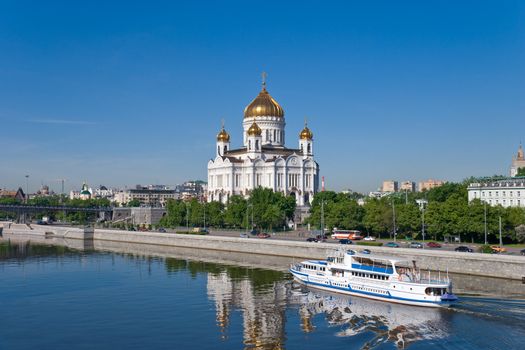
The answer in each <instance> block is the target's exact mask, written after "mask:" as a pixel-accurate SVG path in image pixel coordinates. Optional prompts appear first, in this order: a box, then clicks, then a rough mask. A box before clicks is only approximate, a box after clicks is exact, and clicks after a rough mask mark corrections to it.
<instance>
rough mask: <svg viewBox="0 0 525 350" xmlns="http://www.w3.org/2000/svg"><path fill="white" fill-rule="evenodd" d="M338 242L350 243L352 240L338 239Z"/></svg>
mask: <svg viewBox="0 0 525 350" xmlns="http://www.w3.org/2000/svg"><path fill="white" fill-rule="evenodd" d="M339 244H352V240H350V239H346V238H345V239H340V240H339Z"/></svg>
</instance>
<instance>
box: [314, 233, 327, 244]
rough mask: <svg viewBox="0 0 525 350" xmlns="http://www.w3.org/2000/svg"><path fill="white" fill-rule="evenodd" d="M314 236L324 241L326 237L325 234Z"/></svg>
mask: <svg viewBox="0 0 525 350" xmlns="http://www.w3.org/2000/svg"><path fill="white" fill-rule="evenodd" d="M315 238H317V240H318V241H322V242H324V241H326V239H327V238H328V237H327V236H326V235H317V236H316V237H315Z"/></svg>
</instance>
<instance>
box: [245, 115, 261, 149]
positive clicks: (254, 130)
mask: <svg viewBox="0 0 525 350" xmlns="http://www.w3.org/2000/svg"><path fill="white" fill-rule="evenodd" d="M246 134H247V136H246V149H247V151H248V152H247V153H248V156H250V157H251V158H256V157H259V156H260V155H261V148H262V130H261V128H260V127H259V125H257V123H256V122H255V121H254V122H253V124H252V125H251V126H250V128H249V129H248V131H247V132H246Z"/></svg>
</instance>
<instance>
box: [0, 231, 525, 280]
mask: <svg viewBox="0 0 525 350" xmlns="http://www.w3.org/2000/svg"><path fill="white" fill-rule="evenodd" d="M2 224H3V235H4V238H7V237H16V236H29V237H31V236H33V237H39V238H42V237H43V238H48V239H52V238H64V239H72V240H84V241H94V242H95V243H94V246H96V244H97V242H102V241H109V242H120V243H132V244H142V245H157V246H171V247H180V248H187V249H191V250H198V249H205V250H212V251H226V252H236V253H249V254H258V255H261V256H264V255H266V256H277V257H289V258H294V259H295V258H297V259H302V258H309V259H324V258H325V257H326V255H327V253H328V252H330V251H332V250H333V249H335V248H336V247H335V246H334V245H333V244H329V243H317V244H311V243H307V242H297V241H281V240H272V239H268V240H261V239H253V238H250V239H246V238H237V237H220V236H199V235H187V234H173V233H158V232H130V231H119V230H108V229H92V228H86V229H81V228H66V227H54V226H46V225H22V224H13V223H1V222H0V225H2ZM88 246H89V245H88ZM352 248H353V249H359V247H357V248H356V247H354V246H352ZM366 248H368V249H370V250H371V251H372V252H373V253H377V254H384V255H391V256H396V257H401V258H405V259H409V260H412V259H414V260H417V262H418V265H419V267H420V268H421V270H422V271H424V270H427V269H428V270H432V271H438V270H439V269H441V271H442V272H445V271H444V270H443V269H446V268H448V271H449V272H451V273H459V274H468V275H476V276H484V277H496V278H504V279H514V280H523V279H524V278H525V258H524V257H522V256H506V255H493V254H480V253H460V252H450V251H435V250H415V249H405V248H396V249H391V248H386V247H366ZM261 259H263V258H261Z"/></svg>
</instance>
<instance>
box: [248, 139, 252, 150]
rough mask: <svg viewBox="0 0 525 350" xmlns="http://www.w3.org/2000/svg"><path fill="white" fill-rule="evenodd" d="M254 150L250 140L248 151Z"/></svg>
mask: <svg viewBox="0 0 525 350" xmlns="http://www.w3.org/2000/svg"><path fill="white" fill-rule="evenodd" d="M251 150H252V140H248V151H251Z"/></svg>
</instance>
